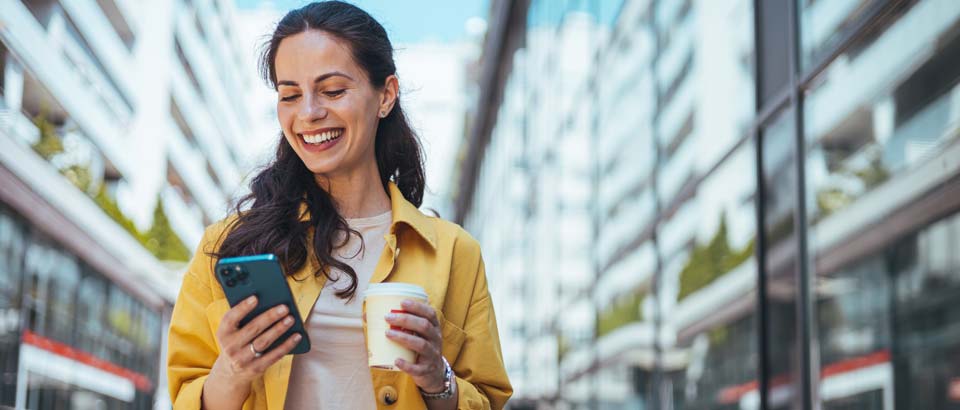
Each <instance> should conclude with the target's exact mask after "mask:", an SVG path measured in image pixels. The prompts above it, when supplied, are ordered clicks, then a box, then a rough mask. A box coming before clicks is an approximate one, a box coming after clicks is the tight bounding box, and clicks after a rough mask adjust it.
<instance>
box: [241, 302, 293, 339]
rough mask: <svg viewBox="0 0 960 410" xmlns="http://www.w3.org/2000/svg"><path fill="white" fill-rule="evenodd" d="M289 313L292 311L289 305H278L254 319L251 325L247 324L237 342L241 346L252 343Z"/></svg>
mask: <svg viewBox="0 0 960 410" xmlns="http://www.w3.org/2000/svg"><path fill="white" fill-rule="evenodd" d="M289 311H290V309H288V308H287V305H278V306H274V307H272V308H270V310H268V311H266V312H263V313H261V314H259V315H257V317H255V318H253V320H251V321H250V323H247V324H246V325H245V326H243V327H242V328H241V329H240V335H239V339H238V341H237V342H238V343H240V344H247V343H250V342H251V341H253V339H254V338H255V337H257V336H259V335H260V334H261V333H263V331H264V330H266V329H267V328H269V327H270V326H271V325H273V324H274V323H275V322H277V321H279V320H280V319H283V317H284V316H286V315H287V313H289Z"/></svg>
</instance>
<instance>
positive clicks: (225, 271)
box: [220, 268, 233, 277]
mask: <svg viewBox="0 0 960 410" xmlns="http://www.w3.org/2000/svg"><path fill="white" fill-rule="evenodd" d="M231 273H233V271H231V270H230V269H227V268H223V269H220V275H221V276H224V277H226V276H230V274H231Z"/></svg>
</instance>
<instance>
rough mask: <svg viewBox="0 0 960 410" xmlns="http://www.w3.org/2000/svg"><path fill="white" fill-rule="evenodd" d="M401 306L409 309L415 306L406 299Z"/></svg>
mask: <svg viewBox="0 0 960 410" xmlns="http://www.w3.org/2000/svg"><path fill="white" fill-rule="evenodd" d="M401 305H403V307H405V308H407V307H410V306H413V301H412V300H410V299H405V300H404V301H403V302H401Z"/></svg>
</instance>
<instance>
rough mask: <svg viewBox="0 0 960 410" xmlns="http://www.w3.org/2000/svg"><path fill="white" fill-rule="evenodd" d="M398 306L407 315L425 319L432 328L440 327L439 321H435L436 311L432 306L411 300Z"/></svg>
mask: <svg viewBox="0 0 960 410" xmlns="http://www.w3.org/2000/svg"><path fill="white" fill-rule="evenodd" d="M400 306H402V307H403V310H405V311H407V313H410V314H413V315H417V316H420V317H422V318H424V319H427V320H428V321H430V323H432V324H433V325H434V326H437V327H439V326H440V321H439V320H437V311H436V310H435V309H434V308H433V306H430V305H429V304H427V303H424V302H421V301H419V300H413V299H407V300H404V301H403V303H401V304H400Z"/></svg>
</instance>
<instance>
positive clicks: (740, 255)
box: [678, 216, 754, 300]
mask: <svg viewBox="0 0 960 410" xmlns="http://www.w3.org/2000/svg"><path fill="white" fill-rule="evenodd" d="M720 218H721V219H720V227H719V228H718V229H717V232H716V233H715V234H714V236H713V238H712V239H711V240H710V242H709V243H708V244H707V245H705V246H704V245H699V244H698V245H695V246H694V247H693V252H691V253H690V259H689V260H687V264H686V265H685V266H684V267H683V270H682V271H680V295H679V296H678V300H683V299H684V298H686V297H687V296H690V294H692V293H694V292H696V291H698V290H700V289H702V288H703V287H704V286H707V285H709V284H710V283H711V282H713V281H714V280H716V279H717V278H719V277H721V276H723V275H725V274H726V273H727V272H730V271H732V270H733V269H735V268H736V267H738V266H740V265H741V264H743V263H744V262H746V261H747V260H748V259H750V256H751V255H753V248H754V239H751V240H750V243H748V244H747V246H746V247H744V248H743V249H740V250H736V249H732V248H731V247H730V242H729V240H728V238H727V220H726V218H725V217H723V216H721V217H720Z"/></svg>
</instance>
